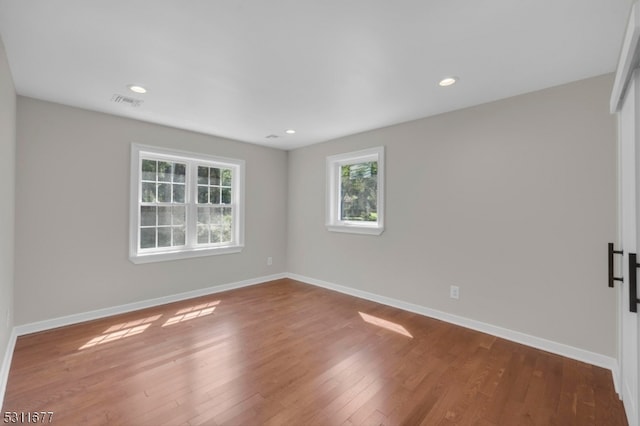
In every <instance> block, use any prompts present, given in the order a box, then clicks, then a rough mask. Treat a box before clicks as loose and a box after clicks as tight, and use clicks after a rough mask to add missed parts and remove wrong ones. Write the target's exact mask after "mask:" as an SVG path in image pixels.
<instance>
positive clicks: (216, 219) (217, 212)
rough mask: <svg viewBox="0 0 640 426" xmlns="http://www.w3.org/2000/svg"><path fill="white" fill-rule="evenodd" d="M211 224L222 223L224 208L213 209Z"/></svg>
mask: <svg viewBox="0 0 640 426" xmlns="http://www.w3.org/2000/svg"><path fill="white" fill-rule="evenodd" d="M211 223H216V224H220V223H222V208H220V207H212V208H211Z"/></svg>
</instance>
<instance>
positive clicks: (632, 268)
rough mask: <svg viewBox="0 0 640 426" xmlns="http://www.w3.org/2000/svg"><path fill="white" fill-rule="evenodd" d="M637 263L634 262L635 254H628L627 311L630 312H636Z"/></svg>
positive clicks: (637, 301) (638, 301) (639, 301)
mask: <svg viewBox="0 0 640 426" xmlns="http://www.w3.org/2000/svg"><path fill="white" fill-rule="evenodd" d="M638 266H639V265H638V263H637V261H636V254H635V253H629V310H630V311H631V312H638V303H640V300H638V276H637V271H638Z"/></svg>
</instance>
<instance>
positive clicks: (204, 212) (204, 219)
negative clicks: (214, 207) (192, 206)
mask: <svg viewBox="0 0 640 426" xmlns="http://www.w3.org/2000/svg"><path fill="white" fill-rule="evenodd" d="M207 223H209V209H208V208H206V207H198V225H200V224H207Z"/></svg>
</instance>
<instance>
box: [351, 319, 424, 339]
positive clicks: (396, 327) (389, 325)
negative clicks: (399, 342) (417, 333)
mask: <svg viewBox="0 0 640 426" xmlns="http://www.w3.org/2000/svg"><path fill="white" fill-rule="evenodd" d="M358 313H359V314H360V316H361V317H362V319H363V320H364V321H365V322H368V323H369V324H373V325H377V326H378V327H382V328H386V329H387V330H390V331H393V332H396V333H398V334H402V335H403V336H407V337H411V338H412V339H413V336H412V335H411V333H409V332H408V331H407V329H406V328H404V327H403V326H401V325H400V324H397V323H395V322H391V321H387V320H385V319H382V318H378V317H375V316H373V315H369V314H365V313H363V312H358Z"/></svg>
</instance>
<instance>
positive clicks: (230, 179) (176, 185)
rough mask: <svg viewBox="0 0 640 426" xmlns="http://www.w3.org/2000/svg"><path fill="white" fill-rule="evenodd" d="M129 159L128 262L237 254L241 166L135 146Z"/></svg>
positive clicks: (240, 229)
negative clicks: (129, 234) (130, 207)
mask: <svg viewBox="0 0 640 426" xmlns="http://www.w3.org/2000/svg"><path fill="white" fill-rule="evenodd" d="M131 158H132V161H131V163H132V164H131V188H132V190H131V205H132V209H131V247H130V256H129V257H130V259H131V261H132V262H134V263H145V262H156V261H162V260H174V259H180V258H185V257H194V256H206V255H212V254H222V253H232V252H238V251H240V250H241V249H242V245H243V235H244V232H243V225H244V223H243V222H244V214H243V184H244V182H243V180H244V162H243V161H242V160H235V159H228V158H220V157H212V156H207V155H200V154H193V153H186V152H181V151H174V150H167V149H161V148H154V147H148V146H142V145H137V144H133V145H132V157H131Z"/></svg>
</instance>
